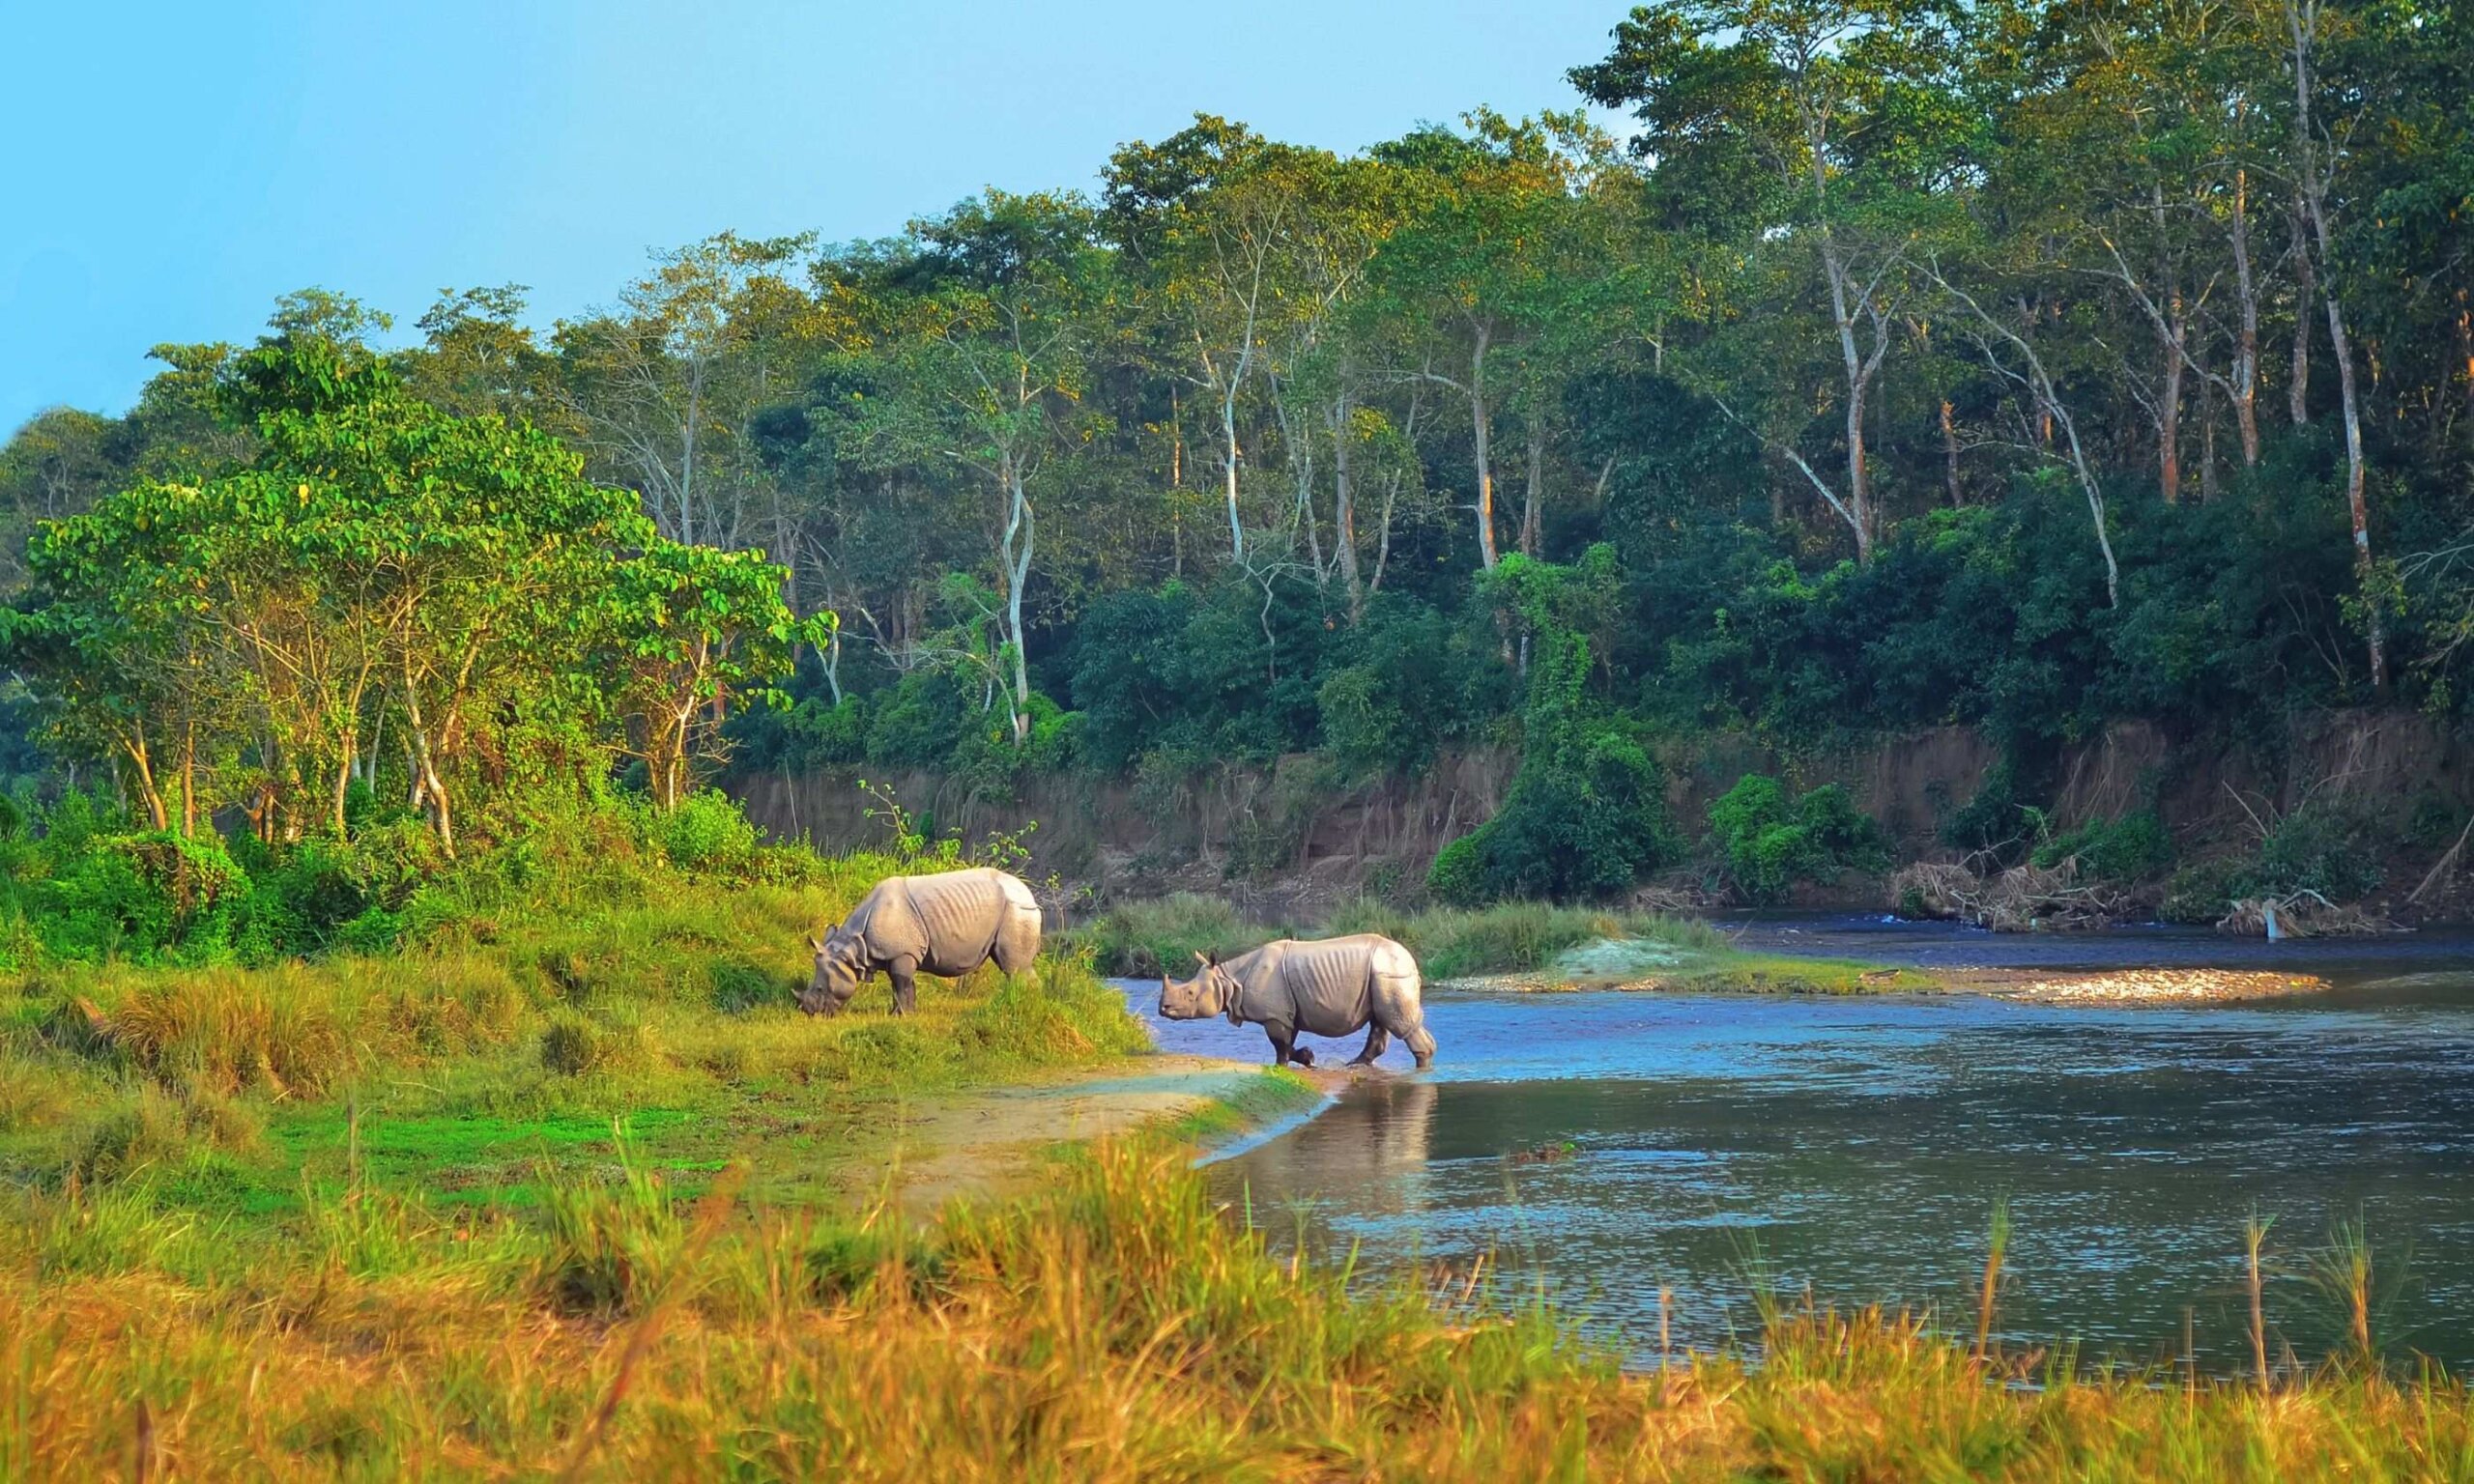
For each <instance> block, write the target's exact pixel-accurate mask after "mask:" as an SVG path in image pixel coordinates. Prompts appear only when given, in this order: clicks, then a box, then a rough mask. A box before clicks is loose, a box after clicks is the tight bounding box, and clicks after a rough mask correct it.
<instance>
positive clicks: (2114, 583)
mask: <svg viewBox="0 0 2474 1484" xmlns="http://www.w3.org/2000/svg"><path fill="white" fill-rule="evenodd" d="M1933 279H1934V281H1935V282H1936V283H1938V284H1940V285H1941V287H1942V292H1944V293H1946V294H1948V295H1949V296H1950V297H1951V298H1952V299H1953V300H1957V301H1958V302H1959V303H1961V304H1963V305H1965V306H1966V307H1967V309H1968V311H1969V312H1970V313H1971V314H1972V315H1974V316H1975V320H1976V323H1977V325H1979V326H1980V327H1982V328H1983V330H1984V332H1985V333H1986V334H1989V335H1992V336H1994V337H1996V338H1999V339H2000V340H2003V341H2006V342H2007V343H2008V344H2009V345H2010V346H2011V348H2012V349H2013V350H2015V351H2016V352H2017V353H2018V355H2019V358H2020V360H2021V361H2022V362H2023V363H2024V364H2025V365H2026V367H2027V369H2026V370H2025V371H2024V372H2014V371H2011V370H2009V369H2008V368H2007V367H2005V366H2003V365H2002V364H2001V362H2000V357H1999V355H1998V354H1997V353H1996V352H1995V350H1994V348H1993V345H1992V342H1991V341H1989V340H1984V339H1982V337H1981V336H1980V337H1979V343H1981V344H1983V346H1984V356H1985V361H1986V363H1987V364H1988V365H1990V366H1992V367H1993V369H1994V370H1995V371H1996V372H1998V373H1999V374H2001V375H2004V376H2007V377H2009V378H2010V379H2011V380H2012V381H2014V382H2017V383H2019V384H2021V385H2023V386H2025V387H2026V388H2027V390H2028V393H2029V395H2030V396H2031V397H2032V398H2033V400H2034V401H2035V402H2036V403H2037V404H2038V405H2039V406H2040V408H2041V410H2042V412H2043V413H2044V414H2045V416H2046V418H2047V419H2048V421H2049V423H2050V424H2051V425H2053V426H2055V427H2057V428H2058V429H2059V431H2060V433H2061V436H2062V442H2063V446H2064V448H2065V449H2066V450H2067V451H2068V454H2069V463H2070V471H2071V472H2072V473H2073V474H2074V475H2076V476H2077V477H2078V480H2079V490H2080V493H2081V494H2082V495H2083V496H2085V497H2086V500H2087V515H2088V520H2089V523H2090V524H2091V525H2092V526H2093V527H2094V528H2095V532H2096V549H2097V551H2098V552H2100V553H2102V554H2103V556H2104V558H2105V606H2106V607H2108V608H2119V607H2120V606H2121V566H2120V564H2119V563H2118V562H2116V561H2115V560H2114V538H2113V535H2112V534H2111V532H2110V531H2108V529H2107V528H2106V527H2107V520H2106V514H2105V492H2104V487H2103V486H2102V485H2100V484H2098V483H2097V482H2096V471H2094V470H2093V469H2091V468H2090V467H2089V466H2088V463H2087V451H2086V448H2085V447H2084V446H2082V445H2081V443H2080V442H2079V424H2078V422H2077V420H2076V419H2074V418H2073V417H2072V416H2071V415H2070V409H2069V408H2067V407H2064V406H2063V405H2062V401H2061V394H2060V393H2059V391H2057V389H2056V388H2055V386H2054V384H2053V377H2052V375H2051V374H2049V373H2048V372H2047V371H2046V370H2045V363H2044V357H2041V356H2038V355H2037V354H2036V348H2035V347H2034V346H2033V345H2031V344H2029V343H2028V338H2027V337H2026V336H2025V335H2023V334H2021V333H2020V332H2019V331H2017V330H2015V329H2012V328H2010V327H2008V326H2006V325H2004V324H2002V323H2001V322H2000V321H1999V320H1997V319H1995V318H1994V317H1993V316H1992V315H1990V314H1987V313H1986V312H1985V310H1984V306H1983V305H1982V304H1979V303H1977V302H1976V301H1975V299H1974V298H1973V296H1971V295H1970V294H1969V293H1968V292H1967V291H1966V290H1964V289H1961V288H1958V287H1957V286H1955V285H1953V284H1952V283H1951V282H1950V281H1949V280H1948V279H1946V278H1943V277H1942V275H1941V273H1940V272H1939V271H1933ZM2033 323H2034V322H2033V321H2030V322H2029V324H2030V325H2031V326H2032V325H2033Z"/></svg>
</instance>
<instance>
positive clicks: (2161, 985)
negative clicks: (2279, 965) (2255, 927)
mask: <svg viewBox="0 0 2474 1484" xmlns="http://www.w3.org/2000/svg"><path fill="white" fill-rule="evenodd" d="M1980 987H1982V988H1983V989H1984V990H1985V991H1986V992H1987V993H1991V994H2000V995H2007V996H2012V997H2015V998H2018V999H2030V1000H2048V1001H2055V1002H2059V1003H2073V1002H2086V1001H2103V1002H2107V1003H2122V1004H2137V1003H2142V1002H2147V1003H2166V1002H2176V1003H2192V1002H2200V1003H2214V1004H2222V1003H2227V1002H2231V1001H2237V1000H2271V999H2281V998H2283V997H2285V996H2287V995H2291V994H2314V993H2316V992H2318V991H2320V990H2323V989H2325V988H2327V987H2328V982H2327V981H2326V980H2324V979H2320V978H2318V977H2317V976H2316V975H2311V974H2277V973H2271V972H2266V971H2260V970H2244V969H2121V970H2116V971H2114V972H2111V973H2104V974H2069V975H2048V976H2043V977H2029V976H2028V975H2025V974H2022V975H2021V976H2020V977H2018V978H2017V979H2013V980H2006V981H2004V982H2002V983H1999V984H1989V985H1981V986H1980Z"/></svg>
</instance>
